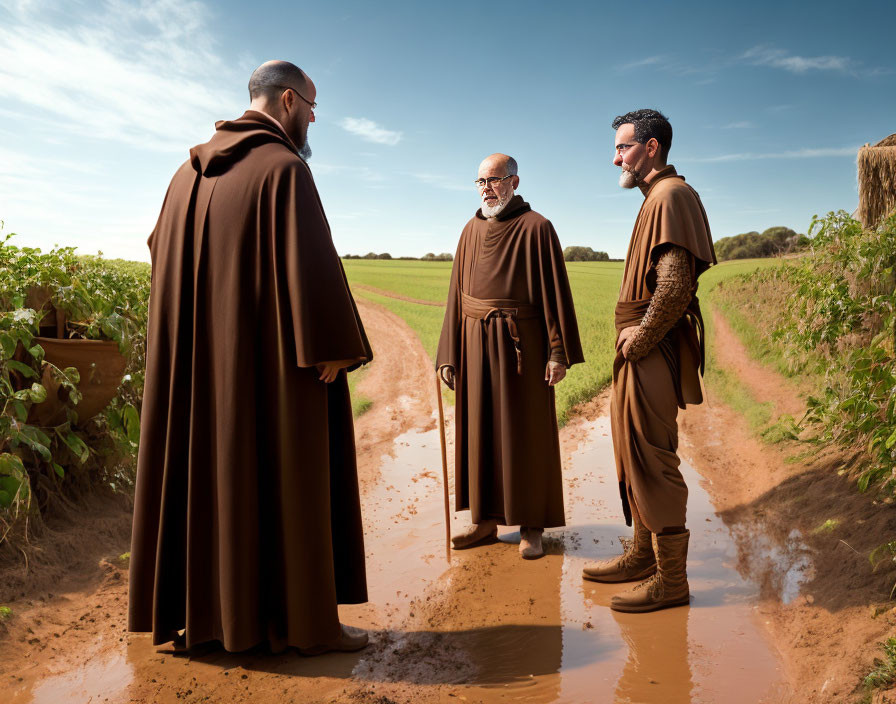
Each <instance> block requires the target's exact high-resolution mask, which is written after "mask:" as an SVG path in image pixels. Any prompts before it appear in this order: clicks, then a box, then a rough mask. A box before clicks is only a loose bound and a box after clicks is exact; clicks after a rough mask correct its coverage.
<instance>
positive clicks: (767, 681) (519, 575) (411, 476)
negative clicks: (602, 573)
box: [355, 418, 807, 704]
mask: <svg viewBox="0 0 896 704" xmlns="http://www.w3.org/2000/svg"><path fill="white" fill-rule="evenodd" d="M439 462H440V457H439V445H438V435H437V431H431V432H429V433H409V434H406V435H404V436H402V437H401V438H399V439H398V441H397V443H396V452H395V456H394V457H393V458H385V460H384V464H383V467H382V479H381V481H380V482H379V484H378V485H377V487H376V488H375V489H374V490H373V492H372V494H371V495H370V496H372V497H375V499H373V498H372V499H369V500H367V502H366V509H365V510H366V514H365V520H366V521H367V523H368V526H369V527H368V545H369V550H368V552H369V556H370V557H369V563H368V569H369V580H370V589H371V600H372V601H377V600H383V601H384V602H393V604H394V605H396V606H399V605H400V604H401V603H402V602H403V603H404V604H407V603H409V602H410V600H411V599H413V598H415V597H420V596H422V595H423V594H424V593H425V592H426V590H427V587H428V586H430V585H432V584H434V583H436V582H437V581H438V580H439V578H440V577H441V584H442V587H443V593H442V596H441V598H442V599H443V600H444V601H445V603H446V604H447V603H451V602H452V601H454V602H456V603H457V604H458V605H460V608H459V609H458V610H457V611H456V615H455V616H454V617H453V620H451V619H448V620H447V622H444V623H440V624H439V628H438V629H433V631H432V632H429V631H427V632H421V633H413V634H404V635H403V636H402V635H400V634H399V635H397V636H396V638H397V639H398V642H400V643H401V645H400V647H399V650H398V651H397V652H399V653H406V654H410V653H412V652H415V651H417V650H418V649H419V650H426V649H428V648H429V647H430V646H435V643H434V642H433V641H432V639H437V640H438V646H435V647H438V648H439V649H441V650H442V651H443V652H444V651H445V650H446V649H448V650H459V651H462V652H463V653H464V654H465V655H466V665H467V667H461V666H458V668H457V669H456V670H455V671H454V674H452V675H450V676H449V675H448V674H447V672H446V677H448V679H442V680H441V681H442V682H458V681H461V682H465V683H467V684H470V685H475V686H477V688H481V689H479V690H478V692H477V695H476V696H481V697H482V698H483V700H484V701H490V700H491V699H490V697H491V695H490V694H489V693H490V692H492V691H493V690H500V697H501V698H502V700H503V699H506V698H509V700H513V701H532V702H547V701H561V702H583V701H589V702H603V701H607V702H610V701H618V702H664V703H666V702H668V703H670V704H671V703H675V702H718V701H725V702H726V703H729V702H730V703H731V704H736V703H737V702H744V703H746V702H750V703H751V704H753V703H755V702H763V701H768V702H773V701H779V700H780V699H781V698H782V696H783V692H784V691H785V688H784V686H783V684H782V678H781V675H780V673H779V671H778V666H777V662H776V660H775V658H774V657H773V655H772V652H771V650H770V648H769V645H768V644H767V642H766V641H765V639H764V637H763V635H762V633H761V631H760V629H759V627H758V625H757V623H756V621H755V602H756V597H757V595H758V588H757V586H756V585H755V584H754V583H752V582H749V581H746V580H745V579H743V578H742V577H741V576H740V575H739V574H738V572H737V571H736V570H735V569H734V565H736V564H737V548H736V544H735V541H734V540H732V537H731V535H730V534H729V531H728V529H727V528H726V527H725V526H724V524H723V523H722V521H721V520H720V519H719V518H718V517H717V516H716V515H715V512H714V510H713V508H712V504H711V502H710V500H709V496H708V495H707V493H706V491H705V490H704V489H703V487H702V486H701V479H700V477H699V475H697V473H696V472H695V470H694V469H693V468H692V467H691V466H689V465H688V464H686V463H683V464H682V472H683V474H684V476H685V479H686V480H687V482H688V486H689V488H690V498H689V503H688V516H689V521H688V523H689V527H690V529H691V553H690V559H689V576H690V583H691V590H692V594H693V600H692V604H691V606H690V607H686V608H677V609H669V610H666V611H661V612H657V613H654V614H643V615H637V614H617V613H615V612H612V611H610V609H609V608H608V604H609V600H610V598H611V596H612V595H613V594H614V593H616V592H617V591H619V590H620V589H621V588H628V586H626V585H623V586H622V587H620V586H614V585H601V584H595V583H592V582H584V581H583V580H582V579H581V570H582V567H583V565H584V564H585V563H586V562H588V561H590V560H593V559H600V558H604V557H607V556H610V555H613V554H615V553H616V552H618V551H619V550H620V544H619V539H618V536H619V535H620V534H621V535H630V529H627V528H626V527H625V526H624V524H623V522H622V519H621V511H620V507H619V499H618V489H617V485H616V477H615V468H614V465H613V453H612V444H611V439H610V431H609V421H608V419H606V418H602V419H598V420H597V421H594V422H593V423H591V424H590V425H589V427H588V429H587V439H586V441H585V442H584V443H583V444H582V446H581V447H580V448H579V450H578V451H576V452H575V453H574V454H573V455H572V457H571V458H569V459H568V460H567V461H566V462H565V465H566V470H565V472H564V474H565V480H566V510H567V524H568V525H567V527H565V528H561V529H551V530H548V531H546V533H545V539H546V546H547V552H548V554H547V555H546V557H545V558H543V559H542V560H539V561H537V562H534V563H527V562H524V561H522V560H520V559H519V558H518V557H517V556H516V546H515V545H514V544H513V543H515V542H518V540H519V535H518V532H517V531H516V530H515V527H509V528H502V529H501V536H500V538H501V541H502V542H500V543H498V544H495V545H490V546H485V547H481V548H476V549H474V550H471V551H463V552H456V553H453V554H452V563H451V570H449V571H448V572H447V573H446V570H448V569H449V566H448V564H447V562H446V561H445V558H444V525H443V518H442V503H441V467H440V464H439ZM452 506H453V502H452ZM468 515H469V514H467V513H462V514H458V515H457V516H454V517H453V520H454V523H455V526H456V525H460V524H461V523H462V522H463V521H465V520H468ZM384 519H385V520H384ZM507 543H510V544H507ZM768 552H769V554H774V551H768ZM779 557H780V559H779V560H778V564H779V565H780V566H782V568H783V571H782V574H783V575H785V576H784V577H783V580H784V581H783V582H782V584H783V590H782V596H783V597H784V598H790V597H791V594H792V592H793V591H794V590H798V585H799V579H798V578H797V579H794V578H792V577H787V576H786V575H788V574H792V575H805V574H806V569H807V567H806V565H805V564H804V562H802V561H799V560H798V561H796V562H794V563H792V564H787V556H779ZM477 561H479V562H478V563H477ZM477 564H478V565H479V567H478V568H477ZM485 564H488V565H490V566H491V567H490V569H485V568H484V565H485ZM465 565H467V566H468V567H470V568H472V569H482V576H481V586H482V591H481V593H479V594H473V593H467V591H464V590H465V589H467V588H466V587H463V588H461V587H459V588H458V590H455V591H456V593H455V591H453V589H452V586H451V584H450V580H451V575H452V573H453V572H452V571H453V570H457V569H461V568H464V566H465ZM460 583H462V582H460ZM468 591H469V590H468ZM477 591H478V590H477ZM396 597H397V598H396ZM483 599H484V600H487V601H488V604H487V605H485V606H483V604H482V600H483ZM471 663H472V665H473V667H472V669H470V667H469V665H470V664H471ZM355 675H356V676H359V677H361V678H372V679H375V678H377V677H381V676H383V671H382V670H381V669H378V668H376V667H373V666H371V665H370V664H369V663H366V664H364V665H363V666H361V667H360V668H358V669H357V670H356V672H355ZM392 675H393V676H394V677H395V678H396V679H399V680H405V681H407V680H411V681H418V680H417V679H415V678H418V677H419V678H422V680H420V681H426V675H425V673H423V674H421V673H418V674H417V675H412V674H410V673H409V671H407V670H402V669H400V668H399V669H398V670H396V671H393V673H392ZM430 677H431V675H430Z"/></svg>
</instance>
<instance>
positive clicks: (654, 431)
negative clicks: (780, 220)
mask: <svg viewBox="0 0 896 704" xmlns="http://www.w3.org/2000/svg"><path fill="white" fill-rule="evenodd" d="M641 190H642V192H643V193H644V203H643V204H642V205H641V210H640V212H639V213H638V218H637V220H635V227H634V230H633V231H632V239H631V242H630V244H629V248H628V254H627V255H626V258H625V271H624V273H623V275H622V288H621V290H620V293H619V302H618V303H617V304H616V332H617V336H618V333H619V332H620V331H622V330H623V329H624V328H626V327H630V326H632V325H638V323H639V322H640V321H641V319H642V318H643V317H644V313H645V312H646V311H647V307H648V305H649V304H650V298H651V296H652V295H653V290H654V287H655V286H656V270H655V266H656V262H657V259H658V258H659V255H660V254H661V253H662V252H663V249H664V248H665V247H668V246H673V245H677V246H679V247H683V248H684V249H686V250H687V251H688V252H689V253H690V255H691V261H692V263H693V271H692V282H693V297H692V299H691V303H690V304H689V305H688V309H687V311H686V312H685V314H684V315H683V316H682V318H681V319H680V320H679V321H678V322H677V323H676V324H675V325H674V326H673V327H672V329H671V330H670V331H669V332H668V333H667V334H666V336H665V337H664V338H663V339H662V340H661V341H660V342H659V344H657V346H656V347H654V348H653V349H652V350H651V351H650V352H649V353H648V354H647V355H646V356H645V357H643V358H642V359H640V360H638V361H636V362H630V361H627V360H626V359H625V358H624V357H623V356H622V352H621V351H619V352H617V354H616V360H615V362H614V364H613V394H612V398H611V401H610V420H611V424H612V429H613V448H614V452H615V455H616V471H617V476H618V479H619V490H620V494H621V496H622V505H623V511H624V514H625V521H626V523H627V524H628V525H631V505H630V504H631V502H632V501H634V503H635V506H636V507H637V510H638V513H639V515H640V517H641V520H642V521H643V523H644V525H646V526H647V527H648V528H649V529H650V531H651V532H653V533H659V532H661V531H662V530H663V529H664V528H670V527H677V526H683V525H685V511H686V504H687V497H688V488H687V486H686V485H685V483H684V479H683V478H682V476H681V472H680V471H679V470H678V465H679V462H680V461H679V459H678V455H677V450H678V423H677V416H678V409H679V408H685V405H686V404H688V403H691V404H698V403H701V402H702V401H703V394H702V391H701V383H700V374H701V373H702V371H703V363H704V351H703V318H702V317H701V314H700V304H699V302H698V300H697V295H696V294H697V277H698V276H700V274H702V273H703V272H704V271H706V269H708V268H709V267H710V265H712V264H715V263H716V255H715V251H714V250H713V246H712V237H711V235H710V231H709V222H708V221H707V219H706V212H705V211H704V210H703V204H702V203H701V202H700V197H699V196H698V195H697V192H696V191H695V190H694V189H693V188H691V187H690V186H689V185H687V184H686V183H685V182H684V177H683V176H679V175H678V174H677V173H676V171H675V167H674V166H671V165H670V166H667V167H665V168H664V169H662V170H661V171H659V172H658V173H657V174H656V175H655V176H654V178H653V179H652V180H651V181H650V183H649V184H646V185H644V186H642V187H641Z"/></svg>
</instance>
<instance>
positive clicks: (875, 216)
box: [857, 134, 896, 227]
mask: <svg viewBox="0 0 896 704" xmlns="http://www.w3.org/2000/svg"><path fill="white" fill-rule="evenodd" d="M858 167H859V208H858V211H857V214H858V219H859V220H861V221H862V225H864V226H865V227H877V225H878V224H879V223H880V221H881V220H883V219H884V218H885V217H886V216H888V215H890V214H891V213H892V212H894V211H896V134H891V135H890V136H889V137H886V138H884V139H882V140H881V141H880V142H878V143H877V144H875V145H874V146H870V145H868V144H866V145H865V146H864V147H862V148H860V149H859V158H858Z"/></svg>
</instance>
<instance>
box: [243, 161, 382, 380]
mask: <svg viewBox="0 0 896 704" xmlns="http://www.w3.org/2000/svg"><path fill="white" fill-rule="evenodd" d="M271 179H272V180H271V188H270V189H267V190H266V191H265V192H264V193H265V194H266V195H267V198H268V201H269V202H268V203H262V204H261V206H262V207H264V208H266V209H267V211H268V213H269V216H268V219H269V222H268V226H269V227H270V229H271V232H270V237H271V240H272V243H273V244H272V254H273V258H274V262H273V271H274V272H275V280H274V281H272V282H260V283H259V285H271V286H274V287H275V288H276V291H277V293H276V301H277V306H278V308H279V310H278V311H277V317H278V319H279V321H280V325H281V330H282V332H283V334H284V337H287V332H288V331H289V334H291V335H292V336H293V338H294V340H295V351H296V364H297V365H298V366H299V367H311V366H314V365H315V364H321V363H323V362H330V361H336V360H344V359H351V360H354V361H355V362H356V363H358V362H359V363H365V362H369V361H370V360H371V359H373V352H372V351H371V349H370V343H369V342H368V340H367V335H366V333H365V332H364V326H363V324H362V323H361V317H360V316H359V315H358V309H357V307H356V306H355V301H354V299H353V298H352V294H351V291H350V290H349V287H348V281H347V280H346V277H345V271H344V269H343V268H342V261H341V260H340V259H339V255H338V254H337V253H336V248H335V247H334V246H333V240H332V237H331V235H330V226H329V224H328V223H327V219H326V216H325V215H324V211H323V206H322V205H321V202H320V197H319V196H318V193H317V188H316V187H315V185H314V181H313V179H312V177H311V172H310V171H309V170H308V167H307V166H306V165H305V163H304V162H300V161H294V162H290V164H289V165H288V166H285V167H284V168H281V169H278V170H276V171H275V172H273V174H272V176H271ZM262 197H265V196H264V195H263V196H262ZM353 366H357V365H353Z"/></svg>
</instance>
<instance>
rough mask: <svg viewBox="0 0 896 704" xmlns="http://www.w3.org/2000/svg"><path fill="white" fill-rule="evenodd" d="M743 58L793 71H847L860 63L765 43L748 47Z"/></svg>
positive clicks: (755, 64)
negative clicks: (803, 54)
mask: <svg viewBox="0 0 896 704" xmlns="http://www.w3.org/2000/svg"><path fill="white" fill-rule="evenodd" d="M741 59H743V60H744V61H746V62H747V63H750V64H753V65H754V66H771V67H772V68H781V69H784V70H785V71H790V72H791V73H806V72H808V71H835V72H837V73H847V72H852V71H855V70H857V69H858V64H857V63H856V62H854V61H853V60H852V59H850V58H848V57H846V56H797V55H795V54H791V53H789V52H788V51H785V50H784V49H776V48H774V47H770V46H765V45H760V46H754V47H753V48H751V49H748V50H747V51H746V52H744V54H743V56H741Z"/></svg>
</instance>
